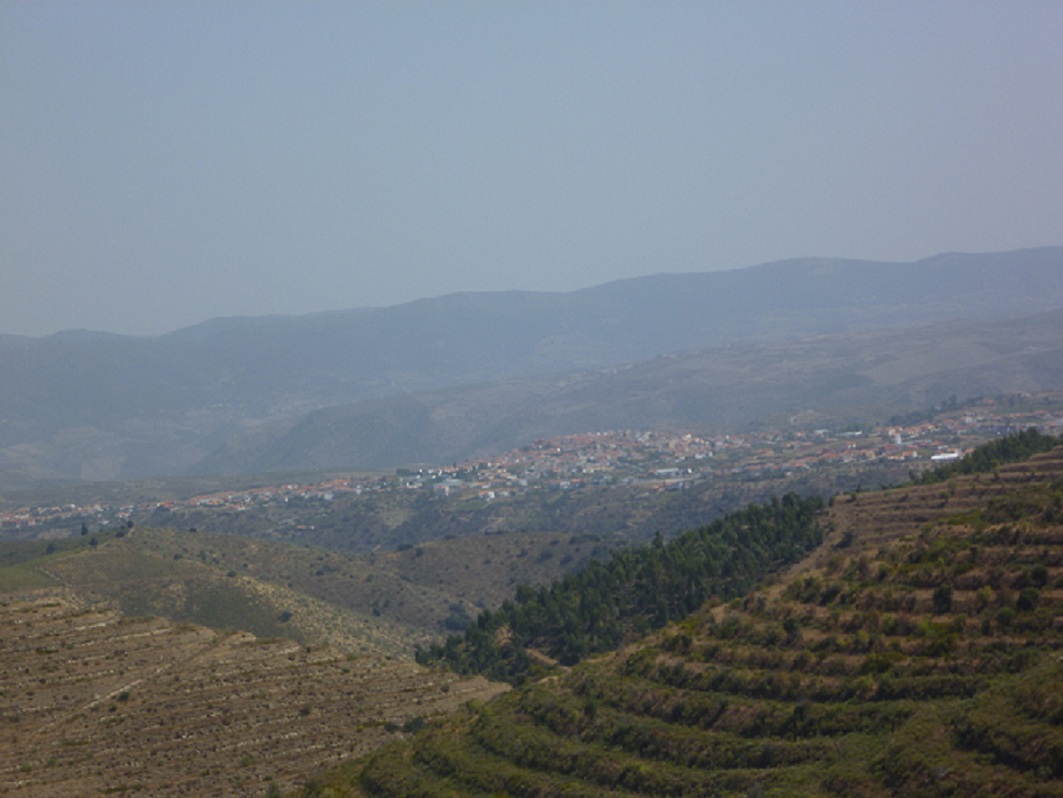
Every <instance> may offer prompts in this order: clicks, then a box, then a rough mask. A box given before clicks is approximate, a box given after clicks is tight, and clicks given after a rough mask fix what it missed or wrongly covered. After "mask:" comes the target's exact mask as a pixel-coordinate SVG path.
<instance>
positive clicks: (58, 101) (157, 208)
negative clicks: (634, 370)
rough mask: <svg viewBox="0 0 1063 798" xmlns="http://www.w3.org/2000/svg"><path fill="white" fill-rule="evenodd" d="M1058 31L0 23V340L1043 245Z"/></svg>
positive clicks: (183, 15) (1049, 201)
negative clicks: (791, 260)
mask: <svg viewBox="0 0 1063 798" xmlns="http://www.w3.org/2000/svg"><path fill="white" fill-rule="evenodd" d="M1061 43H1063V2H1060V0H1046V1H1045V2H1018V3H1016V2H996V3H988V2H983V3H979V2H973V1H972V0H963V2H926V1H925V0H919V1H918V2H859V1H854V0H844V2H816V0H801V1H800V2H792V3H791V2H781V1H775V0H773V1H772V2H745V1H744V0H743V1H742V2H739V1H738V0H733V1H731V2H715V3H714V2H706V0H699V1H698V2H691V3H681V2H659V1H655V2H643V3H625V2H618V1H617V0H608V2H579V1H578V0H574V1H573V2H526V3H518V2H486V1H485V2H405V3H403V2H362V3H358V2H295V0H292V2H284V3H270V2H257V1H256V2H250V1H248V2H237V1H236V0H230V1H229V2H214V1H213V0H212V1H211V2H194V1H192V0H180V2H162V1H161V0H151V2H143V1H142V0H131V1H130V2H102V1H100V0H91V1H88V0H84V1H83V0H69V1H68V2H48V1H47V0H29V1H26V2H23V1H21V0H3V2H0V332H4V333H21V334H30V335H40V334H45V333H50V332H54V331H57V330H61V329H70V328H78V327H87V328H90V329H97V330H106V331H112V332H126V333H159V332H164V331H168V330H172V329H175V328H177V327H181V326H185V325H188V324H192V323H195V322H197V321H201V320H203V319H206V318H210V317H214V316H229V315H257V314H266V313H306V312H311V311H317V310H327V309H337V308H347V307H357V306H365V305H390V304H396V303H399V302H404V301H407V300H410V299H414V298H418V297H424V296H433V295H439V294H444V293H449V292H453V291H464V290H497V289H510V288H521V289H546V290H571V289H575V288H581V287H585V286H589V285H594V284H598V283H602V282H606V281H608V280H612V279H616V278H620V277H630V276H635V275H641V274H652V273H657V272H669V271H693V270H711V269H731V268H738V267H743V266H750V265H754V264H756V263H761V262H764V261H768V260H775V259H780V258H786V257H794V256H803V255H831V256H842V257H857V258H868V259H876V260H906V261H907V260H915V259H917V258H921V257H925V256H928V255H932V254H937V253H939V252H943V251H966V252H979V251H990V250H1004V249H1012V248H1018V247H1026V246H1042V245H1049V244H1063V44H1061Z"/></svg>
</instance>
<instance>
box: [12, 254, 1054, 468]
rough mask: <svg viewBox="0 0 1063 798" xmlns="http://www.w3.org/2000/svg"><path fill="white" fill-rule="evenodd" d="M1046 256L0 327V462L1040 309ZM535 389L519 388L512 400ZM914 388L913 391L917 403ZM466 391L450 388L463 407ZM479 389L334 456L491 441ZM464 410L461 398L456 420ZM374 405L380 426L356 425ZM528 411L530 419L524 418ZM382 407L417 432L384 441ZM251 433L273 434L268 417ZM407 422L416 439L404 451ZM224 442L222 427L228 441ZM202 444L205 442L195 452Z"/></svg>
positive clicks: (233, 463) (115, 452) (136, 460)
mask: <svg viewBox="0 0 1063 798" xmlns="http://www.w3.org/2000/svg"><path fill="white" fill-rule="evenodd" d="M1061 266H1063V248H1060V247H1050V248H1044V249H1031V250H1020V251H1015V252H1006V253H991V254H981V255H962V254H952V255H942V256H937V257H934V258H929V259H926V260H922V261H918V262H916V263H907V264H897V263H892V264H891V263H866V262H860V261H847V260H839V259H828V258H809V259H802V260H797V261H785V262H780V263H773V264H764V265H761V266H756V267H751V268H747V269H739V270H735V271H730V272H711V273H704V274H670V275H669V274H663V275H657V276H653V277H644V278H639V279H634V280H625V281H620V282H616V283H610V284H607V285H604V286H599V287H597V288H592V289H587V290H584V291H577V292H572V293H567V294H549V293H521V292H510V293H482V294H458V295H452V296H446V297H440V298H437V299H431V300H422V301H419V302H412V303H409V304H405V305H400V306H397V307H393V308H377V309H356V310H351V311H345V312H338V313H328V314H319V315H313V316H305V317H263V318H247V319H216V320H214V321H210V322H206V323H204V324H201V325H197V326H195V327H191V328H187V329H184V330H178V331H176V332H173V333H170V334H168V335H163V336H158V337H152V338H131V337H125V336H116V335H108V334H104V333H89V332H84V331H80V332H78V331H75V332H68V333H62V334H58V335H54V336H49V337H46V338H25V337H19V336H0V373H3V374H4V375H5V379H4V381H3V384H2V385H0V475H2V476H3V478H4V483H5V484H11V485H16V484H26V483H28V482H32V481H34V480H40V479H70V478H74V479H78V478H80V479H92V480H100V479H115V478H132V477H138V476H148V475H162V474H180V473H184V472H187V471H189V470H191V469H194V468H199V470H200V471H201V472H202V471H203V470H204V469H207V470H209V469H214V468H222V467H226V468H233V469H242V468H245V467H246V464H244V463H243V462H241V461H240V459H239V454H240V452H241V451H245V450H248V449H252V448H254V446H255V445H257V444H256V440H255V437H256V433H257V431H258V430H260V429H262V427H263V425H266V424H270V423H283V424H288V425H294V424H295V423H296V421H297V419H299V418H301V417H303V416H305V415H306V414H307V413H310V412H313V411H317V410H322V409H324V408H329V407H340V406H347V405H351V404H352V403H356V402H362V401H369V400H383V399H386V398H388V397H404V396H408V395H410V394H412V393H415V392H424V391H432V390H439V389H443V388H446V387H455V386H460V385H470V384H485V383H489V382H494V381H498V380H514V379H523V378H528V377H531V376H535V375H545V374H558V373H562V372H572V371H587V370H596V369H602V368H608V367H614V366H617V365H621V364H629V363H636V362H640V361H644V360H647V359H649V358H652V357H655V356H658V355H661V354H665V353H675V352H681V351H692V350H702V349H707V348H711V347H720V346H727V345H740V344H743V345H744V344H750V343H755V342H760V343H764V342H778V341H785V340H794V339H797V338H800V337H808V336H818V335H824V334H836V333H843V332H856V331H866V330H871V329H882V328H900V327H904V326H914V325H926V324H930V323H932V322H941V321H946V320H950V319H974V320H990V319H1001V318H1005V317H1015V316H1021V315H1029V314H1034V313H1040V312H1046V311H1050V310H1056V309H1059V306H1060V301H1061V300H1060V298H1061V297H1063V268H1061ZM551 386H552V387H551ZM1055 387H1058V386H1055ZM1019 388H1021V386H1019V385H1013V386H1010V387H1009V388H1006V389H1005V390H1015V389H1019ZM544 389H545V390H547V391H548V392H552V391H554V390H557V386H556V384H554V383H548V384H546V385H545V386H544ZM952 392H956V393H962V391H961V390H959V389H957V388H953V389H949V393H952ZM534 393H535V392H534V391H533V392H532V393H531V394H529V393H528V391H527V389H525V390H524V391H523V393H522V396H523V401H524V402H525V403H527V402H528V401H531V400H532V399H533V395H534ZM540 395H541V392H540ZM946 395H948V394H946ZM924 399H926V397H924V396H919V397H918V400H919V406H921V407H922V406H924V405H923V404H922V402H923V400H924ZM470 401H471V400H470V399H468V398H467V397H466V398H464V399H463V400H462V403H463V406H465V407H466V408H468V406H469V405H470ZM485 401H486V397H485ZM497 401H498V398H497V397H495V398H492V399H491V401H490V403H489V405H488V406H489V407H492V408H494V409H492V410H491V412H490V413H488V414H486V415H485V418H492V419H494V421H495V424H496V425H501V426H500V427H499V428H498V429H496V430H494V431H492V432H491V433H490V434H489V435H488V437H487V438H484V439H483V440H476V437H477V436H475V435H470V433H469V431H468V430H467V429H464V427H463V425H462V424H457V420H456V421H455V424H457V426H456V427H454V426H453V425H452V427H453V428H446V430H447V431H446V434H443V433H442V432H441V431H437V430H435V429H434V428H433V424H437V423H438V421H439V416H438V413H437V414H436V415H433V411H432V409H431V408H430V407H429V408H426V407H425V406H424V403H423V402H422V401H421V400H416V399H415V400H407V399H401V400H397V401H394V402H383V403H381V404H378V405H369V406H366V407H363V408H362V409H360V410H358V411H357V413H358V414H359V415H361V416H363V417H366V418H372V423H371V424H369V425H368V426H366V427H364V428H362V430H361V431H360V432H358V433H357V434H353V433H349V432H348V433H344V435H342V436H341V438H340V441H341V442H342V443H343V444H344V446H348V445H353V446H354V448H348V451H347V454H348V456H349V457H353V458H355V460H357V461H358V462H372V463H374V464H378V463H382V462H386V463H388V464H394V463H396V462H403V461H425V460H431V459H435V458H436V454H437V453H438V452H439V451H441V450H442V449H445V450H446V451H458V450H468V449H470V448H476V447H478V446H481V447H482V446H488V445H495V444H496V443H497V442H498V441H502V440H505V441H510V440H512V439H513V435H515V434H516V433H517V432H518V431H519V430H514V429H510V427H512V426H513V423H514V420H513V418H510V417H507V416H506V415H505V414H504V413H501V412H500V411H499V410H498V409H497V406H496V403H497ZM588 401H589V402H593V401H595V398H594V397H590V396H588V397H587V398H586V399H585V400H583V402H581V403H579V404H577V405H576V406H571V405H570V407H569V409H568V413H569V415H571V414H572V413H573V412H574V411H575V410H576V409H577V408H578V407H579V406H580V404H585V403H586V402H588ZM625 404H626V411H627V412H629V413H630V412H632V411H634V410H635V409H636V408H637V405H638V402H637V401H635V399H634V398H633V397H630V398H629V399H628V400H627V401H626V403H625ZM680 404H682V403H680ZM653 405H654V403H653V402H651V403H649V404H648V405H646V406H643V407H642V413H643V414H644V419H645V420H644V421H642V422H641V423H637V424H633V425H632V426H637V427H646V426H649V425H650V423H651V421H650V419H652V423H664V422H665V421H666V420H668V417H669V416H671V415H674V412H675V411H673V412H672V413H663V414H660V413H657V414H655V413H654V412H653V411H654V407H653ZM599 409H600V408H599ZM676 409H678V408H676ZM345 412H346V413H347V414H348V415H349V414H350V413H351V412H352V411H345ZM772 412H776V410H773V411H772ZM554 413H555V414H556V413H557V411H554ZM472 417H473V416H472V415H469V414H468V410H467V409H466V411H465V415H463V416H462V418H464V419H465V422H463V424H464V423H467V421H468V419H470V418H472ZM381 420H383V421H384V422H386V423H385V424H384V426H382V427H380V429H379V434H374V432H373V425H376V424H379V423H380V422H381ZM561 420H563V419H554V421H553V422H552V423H554V425H555V426H556V425H557V422H559V421H561ZM568 420H569V421H571V423H576V421H575V419H574V418H570V419H568ZM430 422H431V423H430ZM303 423H304V424H312V425H313V424H317V425H319V426H320V425H327V423H328V421H327V419H323V420H320V421H311V420H307V421H306V422H303ZM544 423H545V419H542V418H539V417H537V416H534V415H533V417H532V418H531V419H530V424H531V426H538V427H542V425H543V424H544ZM603 423H604V422H603ZM610 423H613V421H612V420H610ZM396 424H401V425H402V426H405V427H407V428H409V429H410V430H412V431H414V432H415V433H416V437H412V438H408V439H403V440H402V441H397V440H394V439H393V438H394V434H395V433H394V431H395V429H396V426H395V425H396ZM579 428H587V427H586V425H585V424H582V423H581V424H580V425H579ZM455 429H456V430H457V432H455V431H454V430H455ZM557 431H562V430H560V429H558V430H557ZM265 433H266V436H267V438H268V439H269V440H274V439H275V438H276V435H277V430H276V429H269V430H266V431H265ZM455 436H456V437H455ZM417 438H423V439H424V441H425V446H424V447H412V448H411V443H412V442H414V441H416V440H417ZM233 441H239V446H238V447H237V451H236V452H233V450H232V448H231V446H232V445H233V444H232V442H233ZM226 444H229V445H228V446H227V445H226ZM400 444H401V445H400ZM219 450H221V451H222V454H223V455H225V457H224V458H222V459H220V460H217V461H214V462H211V463H209V464H207V463H205V462H204V461H205V459H206V458H207V457H210V456H211V455H212V454H213V453H215V452H218V451H219ZM294 454H299V452H298V451H297V450H296V451H293V455H294ZM326 454H330V453H328V452H319V453H317V455H316V456H317V457H318V458H319V459H320V458H322V457H324V456H325V455H326ZM234 457H235V459H233V458H234ZM226 458H228V459H226ZM272 458H273V461H274V462H272V463H271V464H270V465H269V467H271V468H273V467H278V463H281V462H285V461H286V458H285V457H284V456H283V449H281V450H274V451H273V453H272ZM304 459H305V455H304ZM264 467H266V464H265V463H260V464H259V465H258V466H256V467H254V469H253V470H262V469H263V468H264ZM315 467H318V466H316V465H315Z"/></svg>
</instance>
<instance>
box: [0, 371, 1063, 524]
mask: <svg viewBox="0 0 1063 798" xmlns="http://www.w3.org/2000/svg"><path fill="white" fill-rule="evenodd" d="M1024 398H1025V400H1026V401H1023V402H1021V403H1019V406H1018V407H1016V406H1015V402H1014V400H1012V401H1011V402H1010V403H1009V402H1007V401H1003V400H994V399H984V400H980V401H979V402H977V403H972V404H971V405H969V406H967V407H964V408H957V409H955V410H951V411H948V412H942V413H939V414H937V415H936V416H934V417H933V418H932V419H930V420H924V421H918V422H914V423H907V424H905V423H897V424H886V425H881V426H875V427H871V428H868V429H861V428H850V429H841V430H831V429H826V428H824V429H813V430H772V429H761V430H756V431H749V432H744V433H731V434H725V435H715V436H708V435H699V434H696V433H693V432H675V431H672V432H669V431H635V430H616V431H605V432H585V433H580V434H575V435H565V436H558V437H554V438H549V439H544V440H537V441H535V442H534V443H532V444H530V445H527V446H523V447H521V448H519V449H515V450H512V451H509V452H507V453H505V454H502V455H499V456H497V457H492V458H489V459H481V460H474V461H469V462H465V463H454V464H451V465H449V466H422V467H406V468H399V469H397V470H396V471H394V472H392V473H386V474H371V475H365V474H360V475H329V476H328V477H327V478H323V479H321V480H319V481H313V482H304V483H299V484H295V483H289V482H280V483H279V484H269V485H263V486H260V487H255V488H249V489H242V490H238V491H219V492H214V493H210V494H205V495H199V496H193V497H191V498H187V499H180V500H166V501H149V502H142V503H138V504H122V505H111V504H104V503H93V504H85V505H76V504H63V505H55V506H24V507H18V508H15V509H8V510H4V511H0V535H4V534H6V535H8V536H14V537H21V536H25V534H26V533H32V532H33V531H34V530H35V529H36V530H42V531H43V530H44V529H48V530H60V529H67V528H69V529H72V530H73V529H77V528H81V529H84V528H86V525H91V526H92V527H94V528H98V527H101V526H107V525H115V524H127V523H130V522H131V520H132V519H134V518H143V517H145V516H146V515H149V514H151V513H153V512H156V511H158V510H160V509H162V510H164V511H165V510H170V511H181V510H191V509H216V510H219V511H235V512H241V511H246V510H249V509H251V508H253V507H261V506H264V505H271V504H287V503H289V502H291V501H293V500H314V501H317V502H325V503H328V502H331V501H333V500H334V499H335V498H336V497H337V496H338V495H340V494H344V493H353V494H357V495H361V494H365V493H388V492H396V491H418V490H420V491H431V492H432V493H433V494H434V495H436V496H439V497H457V498H465V499H468V500H471V501H493V500H496V499H503V498H508V497H513V496H519V495H522V494H526V493H528V492H532V491H565V490H574V489H577V488H581V487H586V486H605V485H619V484H633V485H639V486H642V487H644V488H646V489H648V490H683V489H684V488H686V487H689V486H690V485H691V484H692V483H694V482H697V481H699V480H707V479H731V480H756V479H765V478H773V477H778V476H783V475H787V474H792V473H795V472H799V471H802V470H808V469H815V468H823V467H830V466H832V465H839V464H849V463H871V462H875V461H883V460H891V461H902V462H907V463H910V471H911V472H912V473H918V472H920V471H922V470H924V469H926V468H928V467H932V466H933V465H936V464H938V463H940V462H942V461H947V460H951V459H957V458H959V457H961V456H962V455H963V454H964V453H965V452H967V451H969V450H970V449H971V448H973V447H974V446H976V445H978V444H979V443H983V442H985V441H987V440H991V439H993V438H996V437H1000V436H1002V435H1006V434H1009V433H1011V432H1015V431H1018V430H1021V429H1025V428H1027V427H1031V426H1032V427H1036V428H1038V429H1039V430H1040V431H1041V432H1043V433H1046V434H1052V435H1059V434H1060V433H1061V432H1063V392H1052V393H1050V394H1038V395H1036V396H1034V397H1024ZM20 533H21V534H20ZM31 536H32V535H31Z"/></svg>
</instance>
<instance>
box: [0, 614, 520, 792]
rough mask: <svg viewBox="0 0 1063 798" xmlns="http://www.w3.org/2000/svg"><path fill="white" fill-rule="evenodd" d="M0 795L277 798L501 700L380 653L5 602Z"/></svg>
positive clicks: (479, 685) (491, 689) (0, 621)
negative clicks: (430, 720)
mask: <svg viewBox="0 0 1063 798" xmlns="http://www.w3.org/2000/svg"><path fill="white" fill-rule="evenodd" d="M0 650H3V657H0V686H2V689H0V726H2V728H3V734H0V794H3V795H5V796H19V797H20V798H74V797H75V796H90V795H102V794H110V795H125V794H141V795H151V796H159V797H160V798H164V797H165V798H169V797H170V796H203V795H254V796H260V795H272V794H278V795H279V794H280V793H281V791H286V790H290V789H292V788H294V787H295V786H296V785H298V784H299V783H302V782H304V781H305V780H306V779H307V778H309V777H310V775H311V774H313V773H314V772H315V771H317V770H319V769H321V768H322V767H325V766H328V765H330V764H332V763H335V762H337V761H338V760H339V759H340V758H342V757H344V756H351V755H356V754H358V753H359V752H365V751H369V750H371V749H373V748H375V747H378V746H379V745H381V744H382V743H383V742H385V741H387V740H388V739H391V738H394V737H395V736H396V735H397V734H400V733H401V731H402V729H403V727H406V728H412V727H417V726H420V725H421V724H423V723H424V719H425V718H426V717H431V716H433V715H435V714H437V713H441V712H448V711H453V710H455V709H457V708H458V707H460V706H461V705H462V704H463V703H465V702H466V701H469V700H471V699H483V698H487V697H489V696H492V695H494V694H497V692H498V690H499V688H498V687H497V686H494V685H490V684H488V683H486V682H484V681H483V680H482V679H472V680H458V679H456V678H455V677H453V676H450V675H447V674H443V673H428V672H426V671H424V670H423V669H421V668H418V667H417V666H415V665H413V664H412V663H409V662H402V661H395V660H388V659H384V658H383V657H381V656H378V655H363V656H357V655H347V654H343V653H342V652H339V651H337V650H335V649H324V648H308V647H304V646H300V645H298V644H295V643H293V642H291V641H288V640H283V639H279V638H256V637H254V636H253V635H250V634H246V633H222V632H216V631H213V630H210V629H206V628H203V627H200V626H194V625H191V624H177V623H174V622H173V621H169V620H165V619H162V618H129V617H123V616H120V615H118V614H117V613H114V612H111V611H106V610H95V609H89V608H86V607H84V606H82V605H81V604H79V603H77V602H74V601H70V600H68V599H64V598H61V597H51V598H47V599H37V600H29V601H20V600H3V601H0Z"/></svg>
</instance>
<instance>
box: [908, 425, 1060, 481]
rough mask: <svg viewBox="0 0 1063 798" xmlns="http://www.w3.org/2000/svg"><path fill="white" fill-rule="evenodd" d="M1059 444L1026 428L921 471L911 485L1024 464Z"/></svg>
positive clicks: (1055, 440)
mask: <svg viewBox="0 0 1063 798" xmlns="http://www.w3.org/2000/svg"><path fill="white" fill-rule="evenodd" d="M1060 444H1063V437H1056V436H1054V435H1045V434H1043V433H1041V432H1038V430H1037V428H1036V427H1029V428H1027V429H1025V430H1023V431H1022V432H1018V433H1016V434H1014V435H1008V436H1006V437H1004V438H998V439H997V440H995V441H990V442H989V443H983V444H982V445H981V446H978V447H976V448H975V449H974V450H973V451H971V453H970V454H968V455H967V456H966V457H963V458H961V459H959V460H954V461H952V462H950V463H945V464H944V465H940V466H938V467H937V468H932V469H930V470H929V471H925V472H923V473H922V474H921V475H919V476H917V477H913V479H912V481H913V482H914V483H915V484H916V485H934V484H936V483H938V482H945V481H946V480H948V479H949V478H950V477H956V476H963V475H965V474H984V473H987V472H989V471H992V470H993V469H994V468H996V467H997V466H1001V465H1004V464H1005V463H1019V462H1022V461H1023V460H1028V459H1029V458H1030V457H1032V456H1033V455H1035V454H1039V453H1040V452H1047V451H1048V450H1050V449H1053V448H1055V447H1056V446H1059V445H1060Z"/></svg>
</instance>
